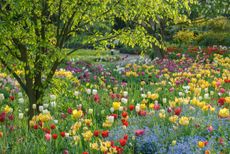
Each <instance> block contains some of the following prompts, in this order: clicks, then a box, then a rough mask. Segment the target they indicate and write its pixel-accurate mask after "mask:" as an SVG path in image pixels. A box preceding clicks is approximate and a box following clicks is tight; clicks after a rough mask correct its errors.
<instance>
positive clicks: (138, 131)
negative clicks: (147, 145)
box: [135, 129, 145, 136]
mask: <svg viewBox="0 0 230 154" xmlns="http://www.w3.org/2000/svg"><path fill="white" fill-rule="evenodd" d="M144 133H145V131H144V130H143V129H138V130H136V131H135V135H136V136H142V135H144Z"/></svg>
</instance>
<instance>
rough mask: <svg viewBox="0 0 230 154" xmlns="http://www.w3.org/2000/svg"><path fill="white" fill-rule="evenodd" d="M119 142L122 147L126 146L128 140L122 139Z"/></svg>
mask: <svg viewBox="0 0 230 154" xmlns="http://www.w3.org/2000/svg"><path fill="white" fill-rule="evenodd" d="M119 142H120V145H121V146H125V145H126V142H127V140H125V139H120V140H119Z"/></svg>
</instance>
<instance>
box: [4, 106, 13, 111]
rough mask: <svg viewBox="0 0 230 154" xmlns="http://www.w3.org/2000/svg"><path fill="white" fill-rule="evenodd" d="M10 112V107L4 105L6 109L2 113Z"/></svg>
mask: <svg viewBox="0 0 230 154" xmlns="http://www.w3.org/2000/svg"><path fill="white" fill-rule="evenodd" d="M11 110H12V108H11V107H9V106H8V105H6V107H5V108H4V112H6V113H9V112H10V111H11Z"/></svg>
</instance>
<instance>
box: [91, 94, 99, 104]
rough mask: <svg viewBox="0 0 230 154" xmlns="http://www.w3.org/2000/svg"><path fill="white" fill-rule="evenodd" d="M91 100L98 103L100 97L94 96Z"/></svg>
mask: <svg viewBox="0 0 230 154" xmlns="http://www.w3.org/2000/svg"><path fill="white" fill-rule="evenodd" d="M93 100H94V102H96V103H98V102H100V97H99V95H98V94H96V95H94V96H93Z"/></svg>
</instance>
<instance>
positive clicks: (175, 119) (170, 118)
mask: <svg viewBox="0 0 230 154" xmlns="http://www.w3.org/2000/svg"><path fill="white" fill-rule="evenodd" d="M177 119H178V116H177V115H173V116H171V117H169V121H171V122H173V123H175V122H176V121H177Z"/></svg>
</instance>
